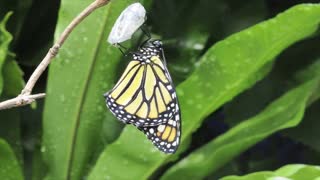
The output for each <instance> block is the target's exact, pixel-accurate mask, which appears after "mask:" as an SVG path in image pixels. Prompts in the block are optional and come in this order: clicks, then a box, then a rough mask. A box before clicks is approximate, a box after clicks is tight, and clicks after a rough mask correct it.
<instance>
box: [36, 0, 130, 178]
mask: <svg viewBox="0 0 320 180" xmlns="http://www.w3.org/2000/svg"><path fill="white" fill-rule="evenodd" d="M133 2H134V1H133V0H125V1H123V0H121V1H112V2H111V3H110V4H109V5H107V6H106V7H102V8H100V9H98V10H97V11H95V12H93V14H91V15H90V16H88V17H87V18H86V19H85V20H84V21H83V22H82V23H81V24H79V26H78V27H77V28H76V29H75V30H74V31H73V32H72V34H71V35H70V37H69V38H68V39H67V40H66V42H65V44H64V45H63V47H62V49H61V51H60V53H59V55H58V58H57V59H55V60H54V61H53V63H52V64H51V65H50V70H49V78H48V86H47V97H46V102H45V109H44V116H43V118H44V119H43V147H42V152H43V153H42V154H43V157H44V160H45V162H46V164H47V165H48V168H49V172H48V176H47V179H53V180H56V179H80V178H81V177H84V176H85V174H86V171H87V170H88V169H89V168H90V162H93V161H95V159H94V158H95V157H97V155H96V153H99V152H100V151H101V150H102V149H103V146H104V145H105V144H104V143H109V142H105V139H102V137H103V136H104V135H103V134H102V133H103V130H105V129H113V130H116V132H115V133H116V134H119V130H120V128H117V127H119V126H121V123H120V122H118V121H117V120H115V118H114V117H113V116H111V115H110V114H111V113H110V112H109V111H108V110H107V108H106V106H105V99H104V97H103V94H104V93H105V92H106V91H107V90H109V89H110V88H111V87H112V85H113V84H114V79H115V76H116V74H117V73H116V72H117V65H118V64H119V63H120V60H121V57H122V54H121V53H120V52H119V50H118V49H117V48H114V47H112V46H111V45H109V44H107V42H106V40H107V36H108V34H109V32H110V30H111V27H112V26H113V23H114V22H115V20H116V18H117V17H118V16H119V14H120V13H121V11H122V10H123V9H124V8H125V7H126V6H127V5H128V4H131V3H133ZM90 3H92V0H85V1H84V0H81V1H80V0H79V1H78V2H75V1H70V0H62V4H61V8H60V13H59V22H58V26H57V30H56V37H58V36H59V35H60V34H61V33H62V31H63V29H64V28H66V26H67V25H68V24H69V23H70V22H71V20H72V19H73V18H74V17H75V16H76V15H77V14H78V13H79V12H80V11H82V10H83V9H84V8H85V7H86V6H87V5H89V4H90ZM106 117H112V118H108V119H106ZM103 121H111V122H112V123H111V125H112V126H111V125H110V126H109V123H104V122H103ZM114 122H117V123H114ZM103 124H104V126H103ZM106 126H109V127H108V128H106ZM111 136H113V137H110V139H111V140H113V139H114V134H111Z"/></svg>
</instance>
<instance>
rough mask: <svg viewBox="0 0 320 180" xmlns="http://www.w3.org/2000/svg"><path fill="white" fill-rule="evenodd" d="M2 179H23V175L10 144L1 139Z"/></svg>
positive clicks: (0, 172) (0, 162)
mask: <svg viewBox="0 0 320 180" xmlns="http://www.w3.org/2000/svg"><path fill="white" fill-rule="evenodd" d="M0 154H1V158H0V179H6V180H20V179H21V180H22V179H23V175H22V171H21V168H20V166H19V163H18V161H17V159H16V157H15V155H14V153H13V151H12V149H11V148H10V146H9V144H8V143H6V142H5V141H4V140H2V139H0Z"/></svg>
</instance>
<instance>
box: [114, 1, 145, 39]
mask: <svg viewBox="0 0 320 180" xmlns="http://www.w3.org/2000/svg"><path fill="white" fill-rule="evenodd" d="M145 20H146V10H145V9H144V7H143V6H142V4H140V3H133V4H131V5H130V6H128V7H127V8H126V9H125V10H123V11H122V13H121V14H120V16H119V17H118V19H117V20H116V22H115V24H114V25H113V27H112V30H111V33H110V34H109V37H108V42H109V43H110V44H112V45H118V44H119V43H122V42H124V41H126V40H129V39H131V37H132V35H133V34H134V33H135V32H136V31H137V29H139V27H140V26H141V25H142V24H143V23H144V22H145Z"/></svg>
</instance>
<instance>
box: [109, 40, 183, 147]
mask: <svg viewBox="0 0 320 180" xmlns="http://www.w3.org/2000/svg"><path fill="white" fill-rule="evenodd" d="M105 98H106V104H107V106H108V108H109V109H110V111H111V112H112V113H113V114H114V115H115V116H116V117H117V118H118V119H119V120H120V121H122V122H124V123H126V124H133V125H134V126H136V127H137V128H138V129H139V130H141V131H143V132H144V133H145V134H146V135H147V137H148V138H149V139H150V140H151V141H152V142H153V144H154V145H155V146H156V147H157V148H158V149H160V150H161V151H163V152H167V153H173V152H174V151H175V150H176V147H177V146H178V144H179V140H180V109H179V103H178V99H177V96H176V92H175V88H174V86H173V83H172V79H171V77H170V74H169V72H168V70H167V67H166V62H165V58H164V55H163V49H162V46H161V42H160V41H158V40H156V41H150V42H147V43H146V44H144V45H143V46H142V47H141V48H140V49H139V51H138V52H135V53H133V56H132V60H131V61H130V63H129V64H128V66H127V68H126V69H125V71H124V73H123V75H122V76H121V78H120V79H119V81H118V82H117V83H116V85H115V86H114V88H113V89H112V90H111V91H109V92H107V93H106V94H105Z"/></svg>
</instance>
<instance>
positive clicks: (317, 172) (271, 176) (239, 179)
mask: <svg viewBox="0 0 320 180" xmlns="http://www.w3.org/2000/svg"><path fill="white" fill-rule="evenodd" d="M319 177H320V166H312V165H304V164H293V165H286V166H284V167H281V168H280V169H278V170H276V171H273V172H272V171H262V172H255V173H252V174H248V175H245V176H227V177H224V178H222V179H221V180H256V179H259V180H276V179H279V180H280V179H281V180H301V179H308V180H316V179H319Z"/></svg>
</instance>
